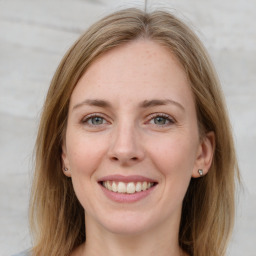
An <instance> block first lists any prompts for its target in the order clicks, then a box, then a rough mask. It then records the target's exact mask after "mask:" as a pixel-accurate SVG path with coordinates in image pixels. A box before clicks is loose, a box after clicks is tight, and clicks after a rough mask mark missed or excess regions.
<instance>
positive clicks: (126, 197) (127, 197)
mask: <svg viewBox="0 0 256 256" xmlns="http://www.w3.org/2000/svg"><path fill="white" fill-rule="evenodd" d="M103 181H117V182H118V181H122V182H125V183H128V182H143V181H147V182H153V183H155V184H156V185H157V183H158V182H157V181H156V180H153V179H150V178H147V177H144V176H140V175H130V176H123V175H109V176H104V177H102V178H100V179H99V180H98V183H99V186H100V187H101V189H102V191H103V193H104V194H105V196H106V197H107V198H109V199H110V200H112V201H114V202H118V203H134V202H138V201H140V200H142V199H144V198H146V197H148V196H150V194H151V193H152V192H153V191H154V189H155V188H156V185H154V186H153V187H151V188H149V189H147V190H145V191H141V192H136V193H134V194H126V193H116V192H113V191H110V190H108V189H106V188H105V187H104V186H102V182H103Z"/></svg>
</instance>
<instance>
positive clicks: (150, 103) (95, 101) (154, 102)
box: [72, 99, 185, 111]
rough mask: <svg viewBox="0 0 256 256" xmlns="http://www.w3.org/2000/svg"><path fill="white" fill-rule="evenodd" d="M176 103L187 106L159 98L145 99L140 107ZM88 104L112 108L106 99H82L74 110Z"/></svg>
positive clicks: (176, 103) (177, 104) (178, 104)
mask: <svg viewBox="0 0 256 256" xmlns="http://www.w3.org/2000/svg"><path fill="white" fill-rule="evenodd" d="M169 104H172V105H175V106H177V107H179V108H180V109H182V110H183V111H184V110H185V108H184V107H183V106H182V105H181V104H180V103H179V102H177V101H174V100H170V99H164V100H159V99H152V100H144V101H143V102H141V103H140V104H139V107H140V108H150V107H155V106H164V105H169ZM84 105H88V106H96V107H101V108H111V103H110V102H108V101H106V100H100V99H86V100H84V101H82V102H81V103H78V104H76V105H75V106H74V107H73V109H72V110H75V109H77V108H79V107H81V106H84Z"/></svg>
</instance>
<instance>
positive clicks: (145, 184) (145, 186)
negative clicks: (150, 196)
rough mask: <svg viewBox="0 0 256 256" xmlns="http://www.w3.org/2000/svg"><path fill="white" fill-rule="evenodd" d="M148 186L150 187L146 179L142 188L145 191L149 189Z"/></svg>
mask: <svg viewBox="0 0 256 256" xmlns="http://www.w3.org/2000/svg"><path fill="white" fill-rule="evenodd" d="M147 187H148V183H147V182H146V181H144V182H143V183H142V190H143V191H145V190H146V189H147Z"/></svg>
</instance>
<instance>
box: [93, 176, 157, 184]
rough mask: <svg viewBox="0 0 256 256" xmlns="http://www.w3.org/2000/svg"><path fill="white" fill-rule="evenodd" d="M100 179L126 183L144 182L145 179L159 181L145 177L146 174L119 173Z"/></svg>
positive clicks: (100, 180)
mask: <svg viewBox="0 0 256 256" xmlns="http://www.w3.org/2000/svg"><path fill="white" fill-rule="evenodd" d="M98 181H99V182H103V181H122V182H125V183H128V182H143V181H147V182H154V183H156V182H157V181H156V180H154V179H151V178H148V177H144V176H141V175H129V176H124V175H119V174H114V175H108V176H104V177H102V178H100V179H99V180H98Z"/></svg>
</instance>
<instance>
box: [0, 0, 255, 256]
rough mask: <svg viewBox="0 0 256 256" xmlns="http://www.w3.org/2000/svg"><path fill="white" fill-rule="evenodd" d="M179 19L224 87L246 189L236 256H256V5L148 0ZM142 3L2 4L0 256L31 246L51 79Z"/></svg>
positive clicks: (22, 0) (52, 0) (49, 0)
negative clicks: (110, 21) (88, 35)
mask: <svg viewBox="0 0 256 256" xmlns="http://www.w3.org/2000/svg"><path fill="white" fill-rule="evenodd" d="M147 3H148V8H149V9H155V8H156V7H163V8H166V9H168V10H170V11H171V12H173V13H175V14H176V15H178V16H179V17H181V18H182V19H183V20H185V21H186V22H187V23H189V24H190V25H191V26H192V28H194V30H195V31H196V32H197V34H198V35H199V37H200V38H201V39H202V41H203V42H204V43H205V45H206V47H207V49H208V50H209V52H210V55H211V56H212V58H213V61H214V63H215V65H216V69H217V71H218V73H219V76H220V79H221V81H222V84H223V89H224V93H225V95H226V99H227V105H228V109H229V111H230V116H231V120H232V125H233V128H234V134H235V140H236V145H237V151H238V157H239V163H240V167H241V173H242V178H243V182H244V190H243V192H242V193H241V196H240V203H239V206H238V212H237V225H236V228H235V232H234V236H233V239H232V243H231V245H230V253H229V255H232V256H241V255H247V256H254V255H255V249H254V244H255V237H256V185H255V183H256V170H255V157H256V129H255V127H256V25H255V23H256V1H255V0H246V1H244V0H234V1H231V0H227V1H223V0H214V1H210V0H195V1H191V0H177V1H171V0H170V1H156V0H154V1H153V0H148V1H147ZM143 5H144V1H118V0H116V1H115V0H95V1H93V0H90V1H89V0H87V1H86V0H72V1H71V0H37V1H33V0H8V1H7V0H0V163H1V168H0V175H1V176H0V227H1V228H0V255H3V256H5V255H11V254H12V253H14V252H18V251H20V250H22V249H25V248H27V247H29V246H30V238H29V232H28V227H27V207H28V194H29V187H30V178H31V173H32V166H33V165H32V150H33V145H34V140H35V135H36V127H37V125H38V120H39V114H40V110H41V107H42V103H43V99H44V97H45V93H46V91H47V88H48V86H49V82H50V79H51V77H52V75H53V73H54V71H55V69H56V67H57V65H58V63H59V61H60V59H61V57H62V56H63V55H64V53H65V51H66V50H67V49H68V48H69V46H70V45H71V44H72V43H73V42H74V41H75V40H76V39H77V37H78V36H79V35H80V34H81V33H82V31H84V30H85V29H86V28H87V27H88V26H89V25H90V24H92V23H93V22H94V21H96V20H97V19H98V18H100V17H102V16H104V15H105V14H107V13H109V12H110V11H111V10H113V9H117V8H120V7H126V6H130V7H131V6H137V7H142V6H143Z"/></svg>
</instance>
